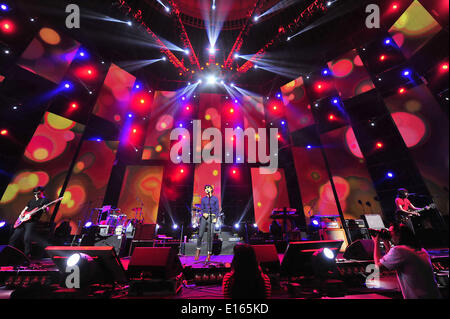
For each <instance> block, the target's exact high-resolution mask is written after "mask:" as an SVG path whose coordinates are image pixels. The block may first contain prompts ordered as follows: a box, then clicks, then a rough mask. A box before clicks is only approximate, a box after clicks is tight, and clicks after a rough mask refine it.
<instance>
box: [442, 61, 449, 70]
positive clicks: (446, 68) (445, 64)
mask: <svg viewBox="0 0 450 319" xmlns="http://www.w3.org/2000/svg"><path fill="white" fill-rule="evenodd" d="M441 70H442V71H448V63H444V64H442V65H441Z"/></svg>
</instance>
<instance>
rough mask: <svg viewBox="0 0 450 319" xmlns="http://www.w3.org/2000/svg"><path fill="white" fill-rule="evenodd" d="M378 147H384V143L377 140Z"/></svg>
mask: <svg viewBox="0 0 450 319" xmlns="http://www.w3.org/2000/svg"><path fill="white" fill-rule="evenodd" d="M375 145H376V147H377V148H383V146H384V144H383V143H382V142H377V143H376V144H375Z"/></svg>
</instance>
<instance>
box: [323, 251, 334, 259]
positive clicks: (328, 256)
mask: <svg viewBox="0 0 450 319" xmlns="http://www.w3.org/2000/svg"><path fill="white" fill-rule="evenodd" d="M323 254H324V256H325V257H326V258H328V259H334V253H333V251H332V250H331V249H330V248H324V249H323Z"/></svg>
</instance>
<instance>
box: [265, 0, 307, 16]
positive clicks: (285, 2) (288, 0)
mask: <svg viewBox="0 0 450 319" xmlns="http://www.w3.org/2000/svg"><path fill="white" fill-rule="evenodd" d="M300 1H304V0H282V1H280V2H278V3H277V4H275V5H274V6H273V7H271V8H270V9H268V10H267V11H265V12H264V13H262V14H260V15H258V16H257V17H258V19H257V20H259V19H260V18H262V17H264V16H266V15H268V14H271V13H274V12H277V11H280V10H283V9H286V8H288V7H290V6H292V5H293V4H295V3H297V2H300Z"/></svg>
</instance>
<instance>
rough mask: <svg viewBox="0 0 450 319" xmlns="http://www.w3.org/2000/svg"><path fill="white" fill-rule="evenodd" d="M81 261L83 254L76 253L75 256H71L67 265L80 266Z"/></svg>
mask: <svg viewBox="0 0 450 319" xmlns="http://www.w3.org/2000/svg"><path fill="white" fill-rule="evenodd" d="M80 260H81V254H79V253H76V254H73V255H72V256H70V257H69V258H67V262H66V263H67V266H68V267H73V266H75V265H76V264H78V263H79V261H80Z"/></svg>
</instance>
